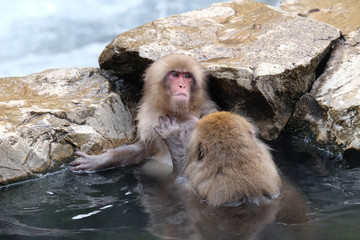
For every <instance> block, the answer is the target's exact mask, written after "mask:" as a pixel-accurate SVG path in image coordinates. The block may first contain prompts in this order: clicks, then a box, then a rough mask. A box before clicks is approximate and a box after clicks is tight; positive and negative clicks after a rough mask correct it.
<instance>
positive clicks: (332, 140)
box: [289, 29, 360, 150]
mask: <svg viewBox="0 0 360 240" xmlns="http://www.w3.org/2000/svg"><path fill="white" fill-rule="evenodd" d="M359 66H360V29H359V30H357V31H354V32H352V33H350V34H349V35H348V36H346V37H345V39H344V41H343V42H341V43H339V44H338V45H337V46H336V47H335V49H334V51H333V52H332V54H331V56H330V59H329V61H328V63H327V66H326V68H325V72H324V73H323V74H322V75H321V76H320V77H319V79H318V80H317V81H316V82H315V83H314V85H313V87H312V89H311V91H310V93H309V94H306V95H304V96H303V97H302V98H301V99H300V100H299V102H298V103H297V106H296V110H295V112H294V115H293V117H292V119H291V121H290V122H289V125H290V126H291V127H292V128H293V129H294V130H295V132H296V133H301V132H302V133H309V132H310V133H311V134H312V137H313V138H314V141H316V142H318V143H322V144H325V145H333V144H334V146H338V147H340V149H341V150H347V149H351V148H354V149H357V150H360V116H359V111H360V81H359V79H360V68H359Z"/></svg>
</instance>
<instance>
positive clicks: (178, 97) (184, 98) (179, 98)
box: [174, 93, 189, 101]
mask: <svg viewBox="0 0 360 240" xmlns="http://www.w3.org/2000/svg"><path fill="white" fill-rule="evenodd" d="M174 98H175V99H176V101H187V100H189V95H187V94H185V93H180V94H176V95H175V96H174Z"/></svg>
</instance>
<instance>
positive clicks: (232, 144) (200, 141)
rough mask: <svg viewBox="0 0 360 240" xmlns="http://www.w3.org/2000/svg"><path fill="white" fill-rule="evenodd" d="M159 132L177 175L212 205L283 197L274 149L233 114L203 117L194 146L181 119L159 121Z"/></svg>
mask: <svg viewBox="0 0 360 240" xmlns="http://www.w3.org/2000/svg"><path fill="white" fill-rule="evenodd" d="M189 124H190V123H189ZM190 125H191V124H190ZM155 130H156V132H157V133H158V134H159V135H160V136H161V137H162V138H163V139H164V141H165V142H166V144H167V145H168V147H169V151H170V154H171V157H172V160H173V166H174V173H175V174H176V175H177V176H179V177H185V178H186V179H187V180H188V182H189V184H190V187H191V188H192V189H193V190H194V191H195V192H196V194H197V195H198V196H199V197H200V198H201V199H202V200H204V201H205V202H206V203H207V204H208V205H211V206H224V205H234V204H241V203H243V202H259V201H262V200H268V199H276V198H277V197H278V196H279V194H280V189H281V185H282V183H281V177H280V174H279V171H278V169H277V167H276V165H275V163H274V161H273V159H272V156H271V153H270V151H269V148H268V147H267V146H266V145H265V144H264V143H263V142H261V141H260V140H259V139H258V138H257V136H256V129H255V127H254V126H253V125H252V124H251V123H250V122H249V121H247V120H246V119H245V118H243V117H241V116H239V115H236V114H232V113H229V112H217V113H212V114H209V115H207V116H204V117H203V118H201V119H200V120H199V121H198V123H197V124H196V127H195V129H194V130H193V132H192V136H191V140H190V144H189V141H188V140H187V139H188V138H189V136H187V135H186V134H185V133H186V131H183V130H182V127H181V126H179V125H178V124H177V122H176V119H170V118H168V117H167V118H165V119H163V118H160V125H159V126H158V127H155Z"/></svg>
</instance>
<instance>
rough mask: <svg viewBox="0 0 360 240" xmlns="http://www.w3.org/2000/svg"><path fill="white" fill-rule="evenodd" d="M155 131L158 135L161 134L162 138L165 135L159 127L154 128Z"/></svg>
mask: <svg viewBox="0 0 360 240" xmlns="http://www.w3.org/2000/svg"><path fill="white" fill-rule="evenodd" d="M154 130H155V132H156V133H157V134H159V136H160V137H161V135H162V134H163V131H162V130H161V129H160V128H159V127H158V126H155V127H154Z"/></svg>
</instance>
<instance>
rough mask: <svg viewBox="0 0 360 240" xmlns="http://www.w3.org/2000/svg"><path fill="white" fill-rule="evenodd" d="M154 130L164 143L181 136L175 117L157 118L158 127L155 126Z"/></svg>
mask: <svg viewBox="0 0 360 240" xmlns="http://www.w3.org/2000/svg"><path fill="white" fill-rule="evenodd" d="M154 130H155V132H157V134H159V136H160V137H161V138H162V139H163V140H164V141H165V142H167V141H171V140H174V139H179V138H180V134H181V132H180V127H179V124H178V123H177V120H176V117H173V118H170V117H169V116H168V115H166V116H165V118H164V117H162V116H160V117H159V126H155V127H154Z"/></svg>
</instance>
